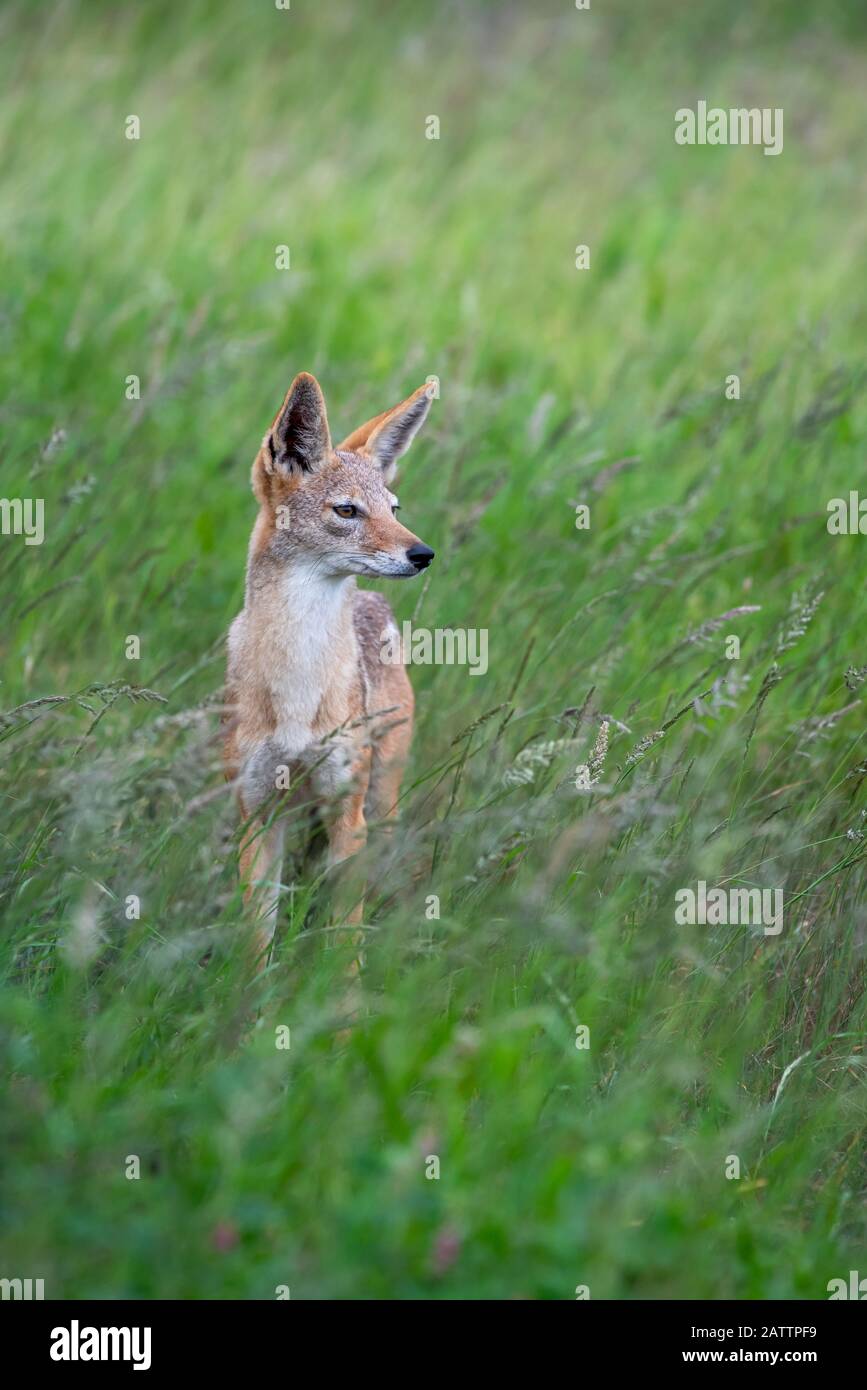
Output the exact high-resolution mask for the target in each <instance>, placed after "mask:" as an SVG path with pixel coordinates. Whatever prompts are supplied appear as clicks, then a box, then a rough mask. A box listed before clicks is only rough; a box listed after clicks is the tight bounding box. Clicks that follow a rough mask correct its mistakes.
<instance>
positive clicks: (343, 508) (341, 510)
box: [332, 502, 358, 518]
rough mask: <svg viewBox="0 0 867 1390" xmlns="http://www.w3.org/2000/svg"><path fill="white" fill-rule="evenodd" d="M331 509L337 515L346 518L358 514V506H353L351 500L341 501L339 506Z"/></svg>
mask: <svg viewBox="0 0 867 1390" xmlns="http://www.w3.org/2000/svg"><path fill="white" fill-rule="evenodd" d="M332 510H333V511H334V512H335V513H336V515H337V516H342V517H347V518H348V517H351V516H358V508H357V507H353V506H352V503H351V502H346V503H341V504H340V505H339V506H337V507H334V508H332Z"/></svg>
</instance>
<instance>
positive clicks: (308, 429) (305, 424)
mask: <svg viewBox="0 0 867 1390" xmlns="http://www.w3.org/2000/svg"><path fill="white" fill-rule="evenodd" d="M265 450H266V454H267V455H269V456H270V459H271V462H272V464H273V465H274V466H275V467H276V468H279V469H282V470H283V471H284V472H287V473H288V472H291V471H292V470H293V469H300V471H301V472H302V473H313V472H315V471H316V469H317V468H319V466H320V465H321V464H322V462H323V461H324V460H325V458H326V457H327V456H328V454H330V452H331V435H330V433H329V430H328V416H327V414H326V413H325V397H324V396H323V394H322V388H321V386H320V385H319V382H318V381H317V380H316V378H315V376H311V375H310V373H309V372H299V373H298V375H297V376H296V378H295V380H294V381H293V383H292V385H291V386H290V387H289V390H288V391H287V392H286V399H285V400H284V402H283V405H282V407H281V409H280V411H279V413H278V415H277V418H276V419H275V421H274V423H273V425H272V426H271V430H270V432H269V433H268V434H267V435H266V436H265Z"/></svg>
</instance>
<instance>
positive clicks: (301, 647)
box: [224, 373, 433, 956]
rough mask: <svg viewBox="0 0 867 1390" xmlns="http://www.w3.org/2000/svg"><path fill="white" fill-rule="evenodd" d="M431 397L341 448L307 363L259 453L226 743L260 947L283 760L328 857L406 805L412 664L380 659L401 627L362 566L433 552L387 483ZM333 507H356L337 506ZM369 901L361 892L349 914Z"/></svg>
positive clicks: (278, 856) (394, 568)
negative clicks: (359, 578)
mask: <svg viewBox="0 0 867 1390" xmlns="http://www.w3.org/2000/svg"><path fill="white" fill-rule="evenodd" d="M429 406H430V393H429V389H428V387H426V386H423V387H420V388H419V389H418V390H417V391H415V392H414V393H413V394H412V395H411V396H409V397H408V398H407V399H406V400H405V401H403V402H402V403H401V404H400V405H398V406H395V407H394V408H393V409H392V410H389V411H385V412H383V413H382V414H381V415H377V416H375V417H374V418H373V419H371V420H369V421H368V422H367V423H366V424H365V425H362V426H360V428H359V429H357V430H354V431H353V432H352V434H350V435H349V436H348V437H347V439H346V440H344V442H343V444H341V445H339V446H338V448H337V449H335V448H334V447H333V446H332V444H331V437H330V432H329V429H328V422H327V417H326V412H325V402H324V399H323V397H322V392H321V390H320V387H319V384H318V382H316V380H315V379H314V378H313V377H311V376H308V375H307V374H306V373H301V374H300V375H299V376H298V377H296V378H295V380H294V381H293V383H292V385H291V386H290V388H289V391H288V392H287V394H286V398H285V400H284V402H283V406H282V407H281V409H280V411H278V413H277V415H276V417H275V419H274V422H273V424H272V426H271V429H270V430H269V431H268V433H267V434H266V436H265V438H264V440H263V442H262V447H261V448H260V450H259V452H258V454H257V455H256V459H255V461H254V464H253V475H252V484H253V491H254V494H255V496H256V498H257V500H258V502H259V508H260V509H259V515H258V517H257V519H256V523H255V525H254V527H253V534H252V536H251V538H250V545H249V550H248V563H247V585H246V598H245V604H244V609H243V611H242V612H241V613H240V614H239V616H238V617H237V618H236V619H235V622H234V623H233V624H232V628H231V631H230V633H229V644H228V646H229V653H228V672H227V691H226V703H227V706H228V709H229V714H228V716H227V720H226V728H225V744H224V750H225V764H226V773H227V776H229V777H230V778H232V779H233V780H234V781H235V782H236V784H237V795H238V804H239V809H240V813H241V817H242V821H243V823H244V825H245V831H244V835H243V839H242V844H241V853H240V869H241V877H242V880H243V883H244V886H245V900H246V901H247V902H248V903H250V904H251V905H252V906H253V907H254V908H255V910H256V916H257V924H256V931H255V936H254V945H255V949H256V952H257V955H259V956H261V955H262V954H263V953H264V952H265V951H266V949H267V947H268V945H269V944H270V941H271V938H272V935H273V932H274V927H275V924H276V918H277V909H278V896H279V891H280V875H281V869H282V858H283V829H282V825H283V822H282V820H281V818H280V801H281V799H282V795H284V794H280V795H278V794H277V792H276V783H277V778H278V769H283V768H288V770H289V781H290V791H289V793H288V794H289V795H290V796H295V797H298V798H300V799H305V800H307V799H311V798H312V799H313V800H314V801H315V802H316V803H317V804H318V806H319V808H320V811H321V813H322V816H323V820H324V822H325V826H326V830H327V834H328V846H329V861H330V863H331V864H333V865H337V864H339V863H341V862H342V861H344V860H346V859H348V858H350V857H351V856H352V855H353V854H355V853H356V852H357V851H358V850H359V849H360V848H361V847H362V846H363V844H364V843H365V839H366V834H367V823H368V821H369V820H377V821H378V820H384V821H389V820H392V819H393V818H394V816H395V815H396V814H397V802H398V797H399V794H400V783H401V777H402V774H403V768H404V765H405V763H406V759H407V756H408V753H409V747H410V741H411V737H412V715H413V695H412V687H411V686H410V683H409V680H408V678H407V674H406V671H405V669H404V667H403V666H401V665H390V664H385V663H383V662H382V661H381V660H380V652H381V648H382V643H383V634H384V633H385V632H386V631H388V630H389V629H390V628H393V627H394V618H393V616H392V613H391V610H390V608H389V606H388V604H387V603H386V601H385V599H384V598H382V596H381V595H380V594H376V593H370V592H361V591H359V590H358V588H357V586H356V578H355V576H356V575H358V574H362V575H379V576H382V577H386V578H402V577H409V576H411V575H413V574H416V573H417V572H418V569H417V566H421V565H424V564H426V563H429V561H430V559H431V558H432V555H433V552H431V551H428V550H427V547H425V546H424V545H423V544H422V542H420V541H419V539H418V537H417V536H415V535H413V533H412V532H411V531H408V530H407V529H406V527H404V526H401V524H400V523H399V522H398V521H397V520H396V518H395V516H394V515H393V513H392V500H393V494H392V493H391V492H390V490H389V487H388V482H389V481H390V479H391V478H392V476H393V473H394V469H395V465H396V462H397V459H398V458H399V457H400V455H401V454H402V453H404V452H405V450H406V449H407V448H408V447H409V444H410V442H411V441H412V438H413V436H414V435H415V433H416V431H417V430H418V428H419V427H420V426H421V424H422V423H423V421H424V418H425V416H426V415H427V412H428V409H429ZM335 505H338V506H343V507H347V506H348V507H350V508H354V509H355V510H356V512H357V513H358V514H357V515H356V516H351V517H342V516H339V515H338V514H337V513H335V511H334V507H335ZM413 547H415V548H416V559H415V560H414V561H413V560H412V559H411V558H409V557H408V554H407V552H408V551H410V550H411V549H412V548H413ZM424 551H427V554H426V555H425V554H422V553H421V552H424ZM361 912H362V904H361V902H360V901H356V902H355V904H354V905H353V906H352V908H351V910H350V911H349V912H348V914H347V920H349V921H350V922H359V921H360V920H361Z"/></svg>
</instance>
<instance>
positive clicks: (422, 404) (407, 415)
mask: <svg viewBox="0 0 867 1390" xmlns="http://www.w3.org/2000/svg"><path fill="white" fill-rule="evenodd" d="M432 396H433V387H432V386H430V385H429V384H428V383H425V385H424V386H420V387H419V388H418V390H417V391H413V393H412V395H411V396H407V398H406V400H405V401H401V403H400V405H396V406H395V407H394V409H393V410H385V411H383V413H382V414H381V415H374V417H373V419H372V420H368V421H367V423H366V424H364V425H359V427H358V429H357V430H353V432H352V434H350V435H347V437H346V439H344V441H343V443H342V444H341V445H340V448H341V449H346V450H350V451H352V452H354V453H359V454H366V455H367V457H368V458H372V459H374V460H375V461H376V462H377V463H378V464H379V466H380V468H381V469H382V471H383V473H384V474H385V480H386V482H390V480H391V479H392V478H393V477H394V472H395V469H396V467H397V461H398V459H399V458H400V457H401V455H402V454H405V453H406V451H407V449H408V448H409V446H410V444H411V443H412V441H413V440H414V438H415V436H416V435H417V434H418V431H419V430H420V429H421V427H422V425H423V424H424V422H425V420H426V419H427V413H428V411H429V410H430V403H431V399H432Z"/></svg>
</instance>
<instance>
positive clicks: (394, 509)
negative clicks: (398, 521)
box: [391, 502, 400, 516]
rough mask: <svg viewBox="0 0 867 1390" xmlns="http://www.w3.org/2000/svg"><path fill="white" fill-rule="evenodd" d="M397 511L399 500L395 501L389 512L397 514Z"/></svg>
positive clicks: (398, 509)
mask: <svg viewBox="0 0 867 1390" xmlns="http://www.w3.org/2000/svg"><path fill="white" fill-rule="evenodd" d="M399 511H400V503H399V502H395V504H394V506H393V507H392V509H391V514H392V516H397V514H398V512H399Z"/></svg>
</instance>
